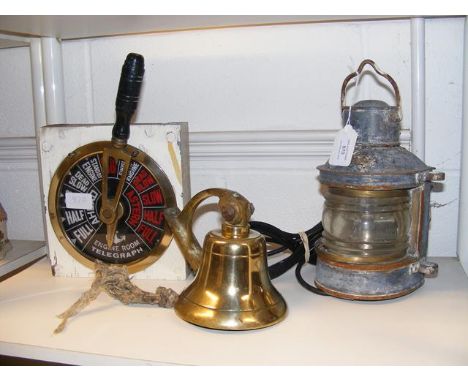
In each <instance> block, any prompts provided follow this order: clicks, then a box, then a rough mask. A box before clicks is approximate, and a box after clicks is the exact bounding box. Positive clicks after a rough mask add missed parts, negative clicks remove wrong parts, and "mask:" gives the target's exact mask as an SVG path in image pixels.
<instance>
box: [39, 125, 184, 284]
mask: <svg viewBox="0 0 468 382" xmlns="http://www.w3.org/2000/svg"><path fill="white" fill-rule="evenodd" d="M112 127H113V125H111V124H108V125H107V124H106V125H50V126H44V127H42V128H41V129H40V132H39V154H40V168H41V170H40V171H41V181H42V187H43V195H42V200H43V203H44V205H45V207H46V208H45V211H46V212H45V224H46V234H47V244H48V247H49V257H50V261H51V264H52V266H53V267H54V271H55V275H56V276H64V277H92V276H93V270H92V269H89V268H87V267H86V266H84V265H82V264H81V263H79V262H78V261H77V260H75V259H74V258H73V257H72V256H71V255H70V254H68V253H67V252H66V251H65V249H64V248H63V246H62V245H61V243H60V242H59V240H58V239H57V237H56V235H55V232H54V230H53V228H52V225H51V222H50V218H49V214H48V212H47V211H48V206H47V204H48V194H49V187H50V181H51V179H52V177H53V175H54V173H55V171H56V169H57V167H58V166H59V164H60V163H61V162H62V160H63V159H64V158H65V157H66V156H67V155H68V154H69V153H70V152H72V151H74V150H75V149H77V148H78V147H80V146H83V145H86V144H88V143H91V142H96V141H109V140H110V139H111V136H112ZM128 144H130V145H132V146H134V147H137V148H138V149H140V150H142V151H144V152H145V153H146V154H147V155H149V156H150V157H151V158H152V159H153V160H154V161H155V162H156V163H157V164H158V165H159V166H160V167H161V169H162V170H163V171H164V172H165V173H166V175H167V177H168V178H169V181H170V182H171V184H172V186H173V189H174V193H175V196H176V202H177V206H178V207H179V208H180V209H182V208H183V206H184V204H185V202H187V201H188V200H190V176H189V162H188V125H187V123H168V124H156V123H155V124H134V125H131V127H130V139H129V141H128ZM169 145H171V146H172V149H171V151H173V152H175V154H176V155H175V157H176V160H175V161H174V160H173V159H172V157H171V155H170V151H169ZM187 274H188V268H187V265H186V262H185V260H184V258H183V256H182V254H181V252H180V250H179V248H178V247H177V244H176V242H175V240H172V241H171V243H170V245H169V247H168V248H167V250H166V251H165V252H164V254H163V255H162V256H161V258H160V259H159V260H158V261H156V262H155V263H153V264H152V265H150V266H149V267H147V268H146V269H144V270H142V271H140V272H137V273H135V274H134V277H135V278H137V279H155V280H156V279H161V280H184V279H185V278H186V277H187Z"/></svg>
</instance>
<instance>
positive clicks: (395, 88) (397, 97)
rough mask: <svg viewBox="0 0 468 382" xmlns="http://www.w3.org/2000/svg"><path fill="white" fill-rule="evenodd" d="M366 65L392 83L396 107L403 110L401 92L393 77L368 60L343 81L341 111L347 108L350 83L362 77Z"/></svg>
mask: <svg viewBox="0 0 468 382" xmlns="http://www.w3.org/2000/svg"><path fill="white" fill-rule="evenodd" d="M366 65H370V66H372V67H373V68H374V70H375V72H376V73H377V74H379V75H380V76H382V77H384V78H385V79H386V80H387V81H388V82H390V84H391V85H392V87H393V90H394V91H395V99H396V106H397V107H398V109H400V108H401V98H400V90H399V89H398V85H397V84H396V82H395V80H394V79H393V78H392V76H390V75H389V74H387V73H385V72H383V71H382V70H381V69H380V68H379V67H378V66H377V65H376V63H375V62H374V61H372V60H369V59H366V60H364V61H362V62H361V64H360V65H359V67H358V69H357V70H356V71H355V72H353V73H351V74H350V75H348V76H347V77H346V78H345V79H344V81H343V85H342V86H341V110H343V109H344V108H345V97H346V87H347V86H348V82H349V81H351V80H352V79H353V78H354V77H356V76H358V75H360V74H361V72H362V70H363V69H364V66H366Z"/></svg>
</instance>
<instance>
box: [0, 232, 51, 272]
mask: <svg viewBox="0 0 468 382" xmlns="http://www.w3.org/2000/svg"><path fill="white" fill-rule="evenodd" d="M10 243H11V246H12V248H11V249H10V250H9V251H8V252H7V253H6V256H5V257H4V258H3V259H2V260H0V277H2V276H5V275H6V274H8V273H10V272H13V271H15V270H17V269H19V268H21V267H22V266H24V265H26V264H29V263H31V262H33V261H34V260H37V259H39V258H41V257H43V256H45V255H46V251H47V247H46V245H45V242H43V241H33V240H10Z"/></svg>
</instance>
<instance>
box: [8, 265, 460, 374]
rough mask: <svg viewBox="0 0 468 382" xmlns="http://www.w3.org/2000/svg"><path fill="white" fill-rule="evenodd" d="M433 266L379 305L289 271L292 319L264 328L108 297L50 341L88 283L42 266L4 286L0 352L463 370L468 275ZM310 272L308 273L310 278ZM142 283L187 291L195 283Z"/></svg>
mask: <svg viewBox="0 0 468 382" xmlns="http://www.w3.org/2000/svg"><path fill="white" fill-rule="evenodd" d="M435 260H436V261H437V262H438V263H439V270H440V272H439V276H438V277H437V278H436V279H430V280H426V284H425V285H424V286H423V287H422V288H420V289H419V290H417V291H416V292H414V293H413V294H411V295H409V296H406V297H402V298H399V299H396V300H391V301H382V302H352V301H345V300H339V299H335V298H331V297H322V296H317V295H314V294H311V293H310V292H307V291H306V290H304V289H303V288H302V287H300V286H299V285H298V284H297V283H296V281H295V278H294V274H293V273H294V272H293V271H290V272H288V273H287V274H286V275H284V276H282V277H280V278H279V279H277V280H275V281H274V284H275V286H276V287H277V288H278V290H279V291H280V292H281V293H282V294H283V296H284V298H285V299H286V301H287V303H288V309H289V313H288V317H286V319H285V320H284V321H283V322H281V323H280V324H278V325H275V326H273V327H270V328H267V329H262V330H256V331H250V332H221V331H212V330H208V329H203V328H200V327H196V326H193V325H190V324H188V323H186V322H184V321H182V320H180V319H179V318H178V317H177V316H176V315H175V313H174V311H173V310H167V309H161V308H157V307H154V306H146V305H145V306H125V305H122V304H121V303H120V302H118V301H115V300H112V299H111V298H110V297H108V296H107V295H105V294H103V295H100V296H99V298H98V299H97V300H96V301H94V302H93V303H92V304H91V305H90V306H88V307H87V308H86V309H85V310H84V311H83V312H81V313H80V314H79V315H78V316H76V317H74V318H72V319H70V320H69V322H68V326H67V327H66V329H65V331H64V332H62V333H61V334H58V335H53V334H52V332H53V330H54V329H55V327H56V326H57V325H58V324H59V322H60V321H59V319H58V318H57V317H56V316H57V314H59V313H61V312H62V311H64V310H65V309H66V308H68V307H69V306H70V305H71V304H72V303H73V302H75V301H76V299H78V298H79V296H80V295H81V293H82V292H84V291H85V290H86V289H87V288H88V287H89V286H90V284H91V280H90V279H66V278H54V277H52V276H51V273H50V266H49V262H48V261H47V259H44V260H41V261H39V262H38V263H36V264H34V265H33V266H32V267H30V268H28V269H26V270H25V271H23V272H21V273H19V274H17V275H16V276H14V277H11V278H9V279H8V280H6V281H4V282H2V283H1V284H0V311H1V312H2V314H1V315H0V327H1V328H2V330H1V331H0V354H4V355H9V356H16V357H24V358H33V359H42V360H45V361H52V362H61V363H70V364H82V365H117V364H122V365H138V364H139V365H143V364H183V365H187V364H195V365H275V364H280V365H336V364H340V365H463V364H464V365H466V364H467V363H468V278H467V277H466V275H465V273H464V272H463V270H462V268H461V266H460V263H459V262H458V260H456V259H455V258H438V259H435ZM312 270H313V268H312V267H307V268H305V269H304V270H303V273H304V275H305V276H309V278H310V276H311V272H312ZM136 283H137V284H138V285H139V286H140V287H142V288H144V289H146V290H154V289H155V288H156V287H157V286H158V285H165V286H169V287H172V288H173V289H175V290H176V291H178V292H180V291H181V290H182V289H183V288H184V287H185V286H186V285H187V283H188V282H161V283H159V282H156V281H143V280H139V281H136Z"/></svg>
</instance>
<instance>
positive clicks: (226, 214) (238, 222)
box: [164, 188, 254, 271]
mask: <svg viewBox="0 0 468 382" xmlns="http://www.w3.org/2000/svg"><path fill="white" fill-rule="evenodd" d="M212 196H217V197H218V198H219V202H218V209H219V211H220V213H221V216H222V217H223V219H224V222H223V223H222V229H221V233H222V235H223V236H224V237H225V238H226V239H243V238H248V237H249V234H250V226H249V221H250V216H251V215H252V214H253V212H254V206H253V204H252V203H250V202H249V201H248V200H247V199H246V198H245V197H243V196H242V195H241V194H239V193H238V192H235V191H231V190H227V189H223V188H209V189H206V190H203V191H200V192H199V193H198V194H196V195H195V196H194V197H193V198H192V199H191V200H190V201H189V202H188V203H187V205H186V206H185V208H184V209H183V211H180V210H179V209H178V208H176V207H175V208H168V209H166V210H165V211H164V215H165V217H166V221H167V223H168V225H169V227H170V228H171V230H172V233H173V235H174V237H175V239H176V241H177V243H178V244H179V247H180V249H181V251H182V253H183V255H184V257H185V259H186V260H187V262H188V263H189V265H190V268H192V270H194V271H197V270H198V269H199V267H200V264H201V262H202V259H203V251H202V248H201V246H200V243H199V242H198V240H197V238H196V237H195V235H194V234H193V231H192V222H193V216H194V214H195V210H196V209H197V207H198V206H199V205H200V203H202V202H203V201H204V200H206V199H208V198H210V197H212Z"/></svg>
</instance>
